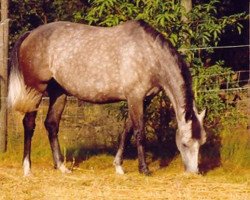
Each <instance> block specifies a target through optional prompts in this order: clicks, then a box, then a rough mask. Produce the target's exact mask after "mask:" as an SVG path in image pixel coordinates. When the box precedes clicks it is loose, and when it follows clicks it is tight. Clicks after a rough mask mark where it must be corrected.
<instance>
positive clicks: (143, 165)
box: [135, 131, 150, 175]
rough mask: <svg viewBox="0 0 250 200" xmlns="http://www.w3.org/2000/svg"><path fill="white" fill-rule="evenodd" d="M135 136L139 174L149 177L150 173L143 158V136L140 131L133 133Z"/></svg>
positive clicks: (144, 157)
mask: <svg viewBox="0 0 250 200" xmlns="http://www.w3.org/2000/svg"><path fill="white" fill-rule="evenodd" d="M135 134H136V145H137V151H138V161H139V172H140V173H143V174H145V175H150V171H149V169H148V166H147V163H146V156H145V149H144V146H145V136H144V134H143V133H142V131H135Z"/></svg>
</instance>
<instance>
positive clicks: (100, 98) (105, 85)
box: [54, 70, 125, 103]
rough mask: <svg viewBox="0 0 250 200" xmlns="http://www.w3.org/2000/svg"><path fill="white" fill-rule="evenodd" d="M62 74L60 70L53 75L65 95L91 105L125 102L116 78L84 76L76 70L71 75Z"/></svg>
mask: <svg viewBox="0 0 250 200" xmlns="http://www.w3.org/2000/svg"><path fill="white" fill-rule="evenodd" d="M62 72H63V70H60V71H59V72H58V73H56V74H55V77H54V78H55V79H56V81H57V82H58V83H59V84H60V85H61V86H62V87H63V88H64V89H65V90H66V92H67V93H69V94H70V95H73V96H76V97H77V98H79V99H81V100H84V101H88V102H93V103H106V102H114V101H120V100H125V96H124V94H123V89H122V87H121V85H120V84H119V81H118V78H114V77H111V76H108V74H106V75H105V74H104V73H94V74H91V73H90V74H86V73H81V72H79V71H77V70H76V71H75V72H71V73H65V72H64V73H62Z"/></svg>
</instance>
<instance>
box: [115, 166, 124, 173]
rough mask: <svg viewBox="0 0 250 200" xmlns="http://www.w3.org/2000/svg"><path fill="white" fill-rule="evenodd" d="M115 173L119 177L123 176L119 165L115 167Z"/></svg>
mask: <svg viewBox="0 0 250 200" xmlns="http://www.w3.org/2000/svg"><path fill="white" fill-rule="evenodd" d="M115 172H116V174H119V175H123V174H125V172H124V170H123V168H122V166H121V165H115Z"/></svg>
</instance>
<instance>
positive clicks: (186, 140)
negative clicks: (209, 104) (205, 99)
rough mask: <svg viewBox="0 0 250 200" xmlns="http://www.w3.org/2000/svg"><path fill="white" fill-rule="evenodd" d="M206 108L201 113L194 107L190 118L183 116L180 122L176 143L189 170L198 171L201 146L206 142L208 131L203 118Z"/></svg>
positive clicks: (186, 168)
mask: <svg viewBox="0 0 250 200" xmlns="http://www.w3.org/2000/svg"><path fill="white" fill-rule="evenodd" d="M205 113H206V110H203V111H202V112H201V113H200V114H198V111H197V110H196V109H195V108H194V112H193V115H192V116H191V118H190V119H188V120H186V119H185V118H183V119H182V120H181V121H180V122H179V123H178V130H177V134H176V144H177V147H178V149H179V151H180V153H181V157H182V160H183V163H184V166H185V170H186V171H187V172H193V173H198V172H199V169H198V158H199V148H200V146H201V145H203V144H204V143H205V142H206V132H205V129H204V127H203V119H204V117H205Z"/></svg>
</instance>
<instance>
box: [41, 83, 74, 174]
mask: <svg viewBox="0 0 250 200" xmlns="http://www.w3.org/2000/svg"><path fill="white" fill-rule="evenodd" d="M49 96H50V104H49V110H48V114H47V117H46V120H45V122H44V124H45V127H46V129H47V131H48V137H49V142H50V147H51V150H52V154H53V160H54V166H55V168H56V169H59V170H60V171H62V172H63V173H69V172H70V170H68V169H67V168H66V167H65V165H64V163H63V156H62V153H61V149H60V145H59V141H58V131H59V123H60V119H61V115H62V112H63V110H64V107H65V103H66V95H65V94H64V93H62V92H60V89H58V88H57V89H56V90H54V91H53V92H51V93H50V91H49Z"/></svg>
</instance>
